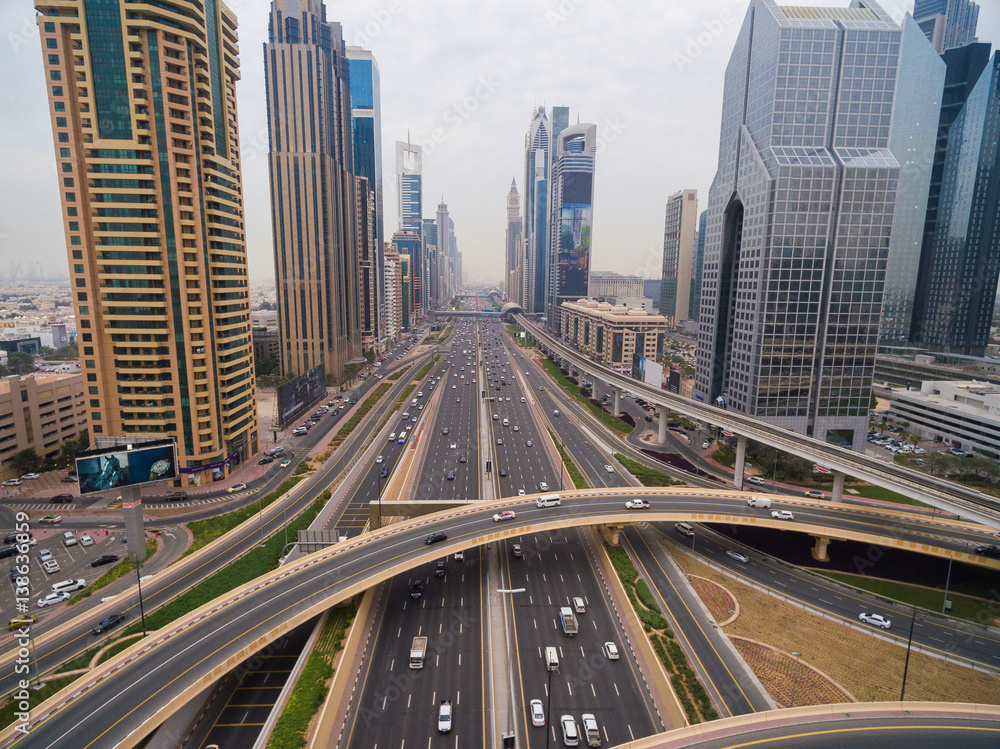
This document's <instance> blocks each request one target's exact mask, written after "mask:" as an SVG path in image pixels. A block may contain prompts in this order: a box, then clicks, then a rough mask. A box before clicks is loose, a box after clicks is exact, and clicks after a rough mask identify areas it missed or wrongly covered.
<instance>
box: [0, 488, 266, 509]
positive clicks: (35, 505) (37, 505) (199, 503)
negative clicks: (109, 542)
mask: <svg viewBox="0 0 1000 749" xmlns="http://www.w3.org/2000/svg"><path fill="white" fill-rule="evenodd" d="M251 493H252V492H236V493H235V494H223V495H222V496H219V497H206V498H205V499H190V500H188V501H186V502H152V501H143V506H145V507H146V509H149V510H171V509H183V508H186V507H204V506H205V505H214V504H218V503H219V502H226V501H229V500H233V499H242V498H244V497H248V496H250V494H251ZM121 504H122V503H121V502H118V501H115V502H111V503H110V504H108V505H104V506H97V505H86V506H81V505H76V504H63V503H52V502H45V503H43V502H37V501H36V502H17V503H15V504H4V505H3V506H4V507H9V508H10V509H12V510H31V511H33V512H57V511H59V510H63V511H65V510H70V509H87V510H90V509H93V510H117V509H119V508H121Z"/></svg>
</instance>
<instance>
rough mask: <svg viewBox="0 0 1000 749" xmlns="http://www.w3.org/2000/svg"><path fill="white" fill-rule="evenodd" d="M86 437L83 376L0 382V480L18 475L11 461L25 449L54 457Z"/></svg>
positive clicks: (29, 377) (27, 377)
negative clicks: (67, 443)
mask: <svg viewBox="0 0 1000 749" xmlns="http://www.w3.org/2000/svg"><path fill="white" fill-rule="evenodd" d="M86 436H87V396H86V395H85V394H84V379H83V375H82V374H31V375H24V376H23V377H13V378H10V379H7V380H2V381H0V481H6V480H7V479H10V478H16V477H17V476H18V471H17V470H15V468H14V466H12V465H11V463H10V459H11V458H13V457H14V456H15V455H17V454H18V453H19V452H21V451H22V450H34V451H35V454H36V455H38V457H40V458H43V459H44V458H49V457H52V458H54V457H57V456H58V455H59V451H60V448H61V447H62V445H63V443H65V442H69V441H70V440H75V441H78V442H79V441H80V440H81V438H85V437H86ZM81 447H87V445H81Z"/></svg>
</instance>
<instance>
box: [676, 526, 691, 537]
mask: <svg viewBox="0 0 1000 749" xmlns="http://www.w3.org/2000/svg"><path fill="white" fill-rule="evenodd" d="M674 530H675V531H677V532H678V533H680V534H681V535H682V536H687V537H688V538H690V537H691V536H693V535H694V528H692V527H691V526H690V525H688V524H687V523H675V524H674Z"/></svg>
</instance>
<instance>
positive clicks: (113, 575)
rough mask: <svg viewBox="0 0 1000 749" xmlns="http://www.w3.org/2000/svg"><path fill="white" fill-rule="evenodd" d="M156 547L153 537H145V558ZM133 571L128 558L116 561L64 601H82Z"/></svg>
mask: <svg viewBox="0 0 1000 749" xmlns="http://www.w3.org/2000/svg"><path fill="white" fill-rule="evenodd" d="M157 547H158V543H157V541H156V539H155V538H147V539H146V559H147V560H148V559H149V558H150V557H152V556H153V555H154V554H155V553H156V549H157ZM134 571H135V564H133V563H132V562H131V561H130V560H128V559H126V560H125V561H123V562H118V564H116V565H115V566H114V567H112V568H111V569H110V570H108V571H107V572H105V573H104V574H103V575H101V576H100V577H99V578H97V579H96V580H95V581H94V582H92V583H91V584H90V585H88V586H87V587H86V588H84V589H83V590H81V591H80V592H79V593H77V594H76V595H75V596H73V597H72V598H70V599H69V600H68V601H66V603H67V605H72V604H74V603H76V602H78V601H82V600H83V599H84V598H89V597H90V596H92V595H94V593H96V592H97V591H99V590H100V589H101V588H105V587H107V586H108V585H111V583H113V582H114V581H115V580H120V579H121V578H123V577H125V575H127V574H129V573H130V572H134Z"/></svg>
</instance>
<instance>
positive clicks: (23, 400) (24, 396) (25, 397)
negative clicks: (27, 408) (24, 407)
mask: <svg viewBox="0 0 1000 749" xmlns="http://www.w3.org/2000/svg"><path fill="white" fill-rule="evenodd" d="M27 402H28V391H27V390H22V391H21V403H27Z"/></svg>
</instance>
